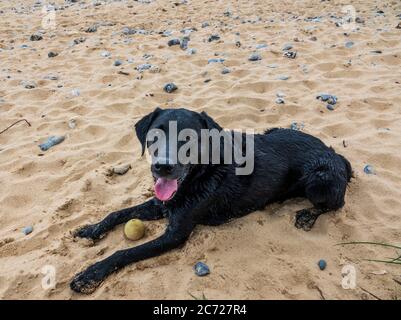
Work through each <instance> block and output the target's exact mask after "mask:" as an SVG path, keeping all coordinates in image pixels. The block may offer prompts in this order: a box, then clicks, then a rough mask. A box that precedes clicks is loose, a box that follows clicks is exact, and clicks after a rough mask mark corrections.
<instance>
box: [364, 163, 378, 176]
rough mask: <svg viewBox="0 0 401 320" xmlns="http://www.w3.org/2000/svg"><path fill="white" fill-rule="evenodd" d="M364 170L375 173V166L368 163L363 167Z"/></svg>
mask: <svg viewBox="0 0 401 320" xmlns="http://www.w3.org/2000/svg"><path fill="white" fill-rule="evenodd" d="M363 172H365V173H366V174H374V173H375V170H374V169H373V166H371V165H370V164H368V165H366V166H365V168H363Z"/></svg>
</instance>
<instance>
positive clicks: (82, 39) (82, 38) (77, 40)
mask: <svg viewBox="0 0 401 320" xmlns="http://www.w3.org/2000/svg"><path fill="white" fill-rule="evenodd" d="M85 41H86V38H84V37H81V38H77V39H74V41H73V43H74V44H80V43H83V42H85Z"/></svg>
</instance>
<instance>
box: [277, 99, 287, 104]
mask: <svg viewBox="0 0 401 320" xmlns="http://www.w3.org/2000/svg"><path fill="white" fill-rule="evenodd" d="M276 103H277V104H284V103H285V101H284V99H283V98H277V99H276Z"/></svg>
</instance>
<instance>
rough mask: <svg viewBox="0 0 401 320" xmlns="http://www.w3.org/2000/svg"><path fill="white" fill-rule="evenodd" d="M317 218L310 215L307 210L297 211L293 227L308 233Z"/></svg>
mask: <svg viewBox="0 0 401 320" xmlns="http://www.w3.org/2000/svg"><path fill="white" fill-rule="evenodd" d="M317 218H318V216H317V215H314V214H313V213H311V212H310V210H309V209H303V210H299V211H297V215H296V217H295V226H296V227H297V228H298V229H304V230H305V231H310V230H311V229H312V227H313V225H314V224H315V221H316V219H317Z"/></svg>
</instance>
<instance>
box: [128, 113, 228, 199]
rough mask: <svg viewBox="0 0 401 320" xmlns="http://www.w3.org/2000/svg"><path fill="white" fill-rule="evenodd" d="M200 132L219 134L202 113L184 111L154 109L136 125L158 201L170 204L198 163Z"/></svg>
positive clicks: (213, 123)
mask: <svg viewBox="0 0 401 320" xmlns="http://www.w3.org/2000/svg"><path fill="white" fill-rule="evenodd" d="M202 129H208V130H211V129H217V130H218V131H221V130H222V128H221V127H220V126H219V125H218V124H217V123H216V122H215V121H214V120H213V119H212V118H210V117H209V116H208V115H207V114H206V113H205V112H202V113H197V112H193V111H190V110H187V109H160V108H156V109H155V110H154V111H153V112H151V113H149V114H148V115H146V116H144V117H143V118H142V119H141V120H139V121H138V122H137V123H136V125H135V131H136V134H137V137H138V139H139V141H140V143H141V145H142V155H143V154H144V152H145V150H146V149H148V151H149V154H150V157H151V161H152V164H151V171H152V175H153V178H154V181H155V186H154V190H155V195H156V197H157V198H158V199H159V200H162V201H168V200H171V199H172V198H173V197H174V195H175V193H176V192H177V191H178V189H179V188H180V186H181V184H182V183H183V182H184V181H185V179H186V178H187V177H188V175H189V173H190V172H191V171H192V170H193V169H194V167H195V166H197V164H199V163H200V156H201V152H202V150H201V149H202V147H201V143H200V138H201V135H202V134H201V130H202ZM195 142H197V144H196V146H195ZM196 150H197V151H196Z"/></svg>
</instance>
